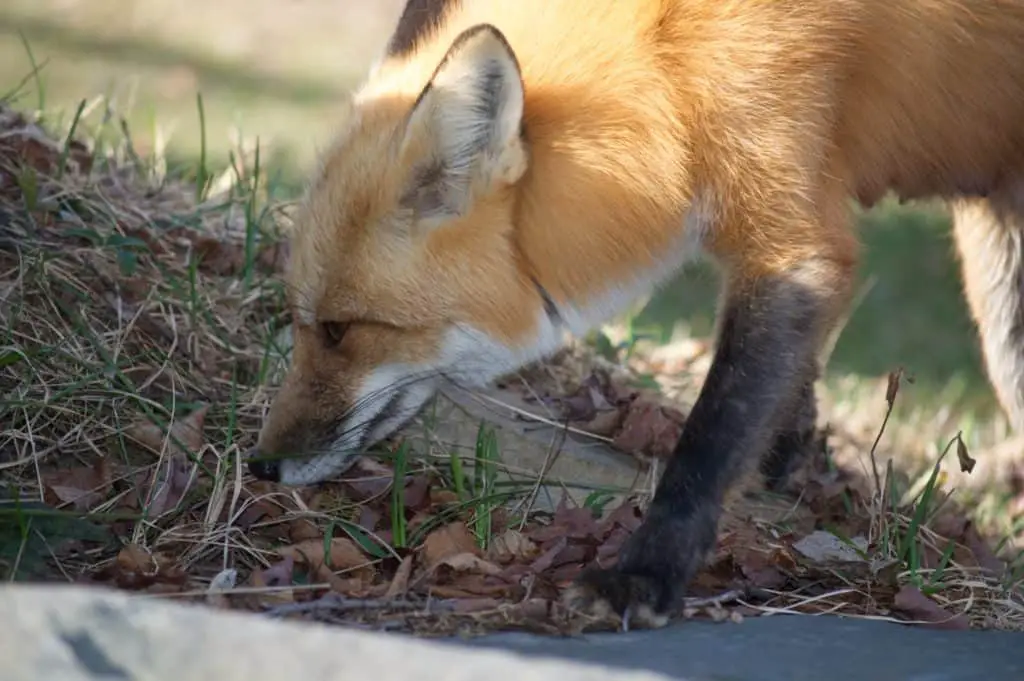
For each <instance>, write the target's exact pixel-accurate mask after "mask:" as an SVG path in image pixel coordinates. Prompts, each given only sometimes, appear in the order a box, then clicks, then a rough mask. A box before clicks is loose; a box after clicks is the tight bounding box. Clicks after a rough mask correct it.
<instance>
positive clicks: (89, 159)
mask: <svg viewBox="0 0 1024 681" xmlns="http://www.w3.org/2000/svg"><path fill="white" fill-rule="evenodd" d="M114 120H115V121H116V118H115V119H114ZM91 134H92V131H89V130H86V129H85V126H84V124H82V126H81V127H80V128H79V129H78V131H77V134H76V135H75V136H69V137H67V138H64V137H63V136H62V135H57V136H51V134H49V133H48V132H47V131H45V130H43V129H42V128H40V127H39V126H37V125H36V124H35V123H34V122H33V121H31V120H27V119H26V118H25V117H24V116H21V115H19V114H17V113H15V112H14V111H12V110H10V109H9V108H0V323H2V329H3V334H4V335H3V338H2V339H0V395H2V402H0V422H2V423H4V424H5V426H4V430H3V432H2V434H0V486H2V487H0V569H2V572H3V574H4V575H5V576H6V577H7V578H8V579H11V580H13V579H43V580H62V581H71V582H88V583H96V582H99V583H105V584H113V585H116V586H118V587H120V588H125V589H132V590H136V591H139V592H143V593H145V594H148V595H150V596H158V597H175V598H186V599H195V600H202V601H204V602H207V603H209V604H210V605H212V606H213V607H233V608H248V609H253V610H258V611H264V612H270V614H272V615H275V616H285V615H288V616H304V617H317V618H321V619H328V620H332V621H341V622H345V623H347V624H362V625H365V626H374V627H385V628H389V627H402V628H411V629H413V630H415V631H419V632H421V633H445V632H450V631H453V630H456V629H466V628H468V629H469V630H471V631H476V630H483V629H492V628H508V627H513V626H516V627H528V628H532V629H539V630H542V631H566V630H569V631H577V630H580V629H582V628H588V627H594V626H608V623H594V622H589V621H583V620H580V619H579V617H578V616H577V615H576V614H573V613H569V612H567V611H565V610H564V609H562V608H561V607H560V606H558V605H557V597H558V594H559V592H560V591H561V589H562V588H564V586H565V585H566V584H568V583H569V581H571V579H572V577H573V576H574V575H575V574H577V573H578V571H579V569H580V566H581V565H582V564H584V563H587V562H590V561H592V560H594V559H595V557H597V556H602V557H603V558H602V559H603V560H610V559H611V558H613V557H614V555H615V552H616V551H617V546H618V545H620V544H621V542H622V540H623V539H624V538H625V536H628V531H629V529H630V528H631V527H633V526H635V523H636V522H637V520H638V517H639V516H638V513H639V511H636V512H634V509H642V508H643V506H644V502H645V495H644V494H643V493H642V492H641V493H636V494H633V495H632V496H631V497H628V498H627V500H626V502H625V503H624V504H623V505H622V506H621V507H620V508H618V509H616V510H615V511H612V512H611V513H610V514H608V513H605V514H604V515H603V516H601V514H600V513H599V512H598V511H599V510H600V509H601V508H603V506H604V504H606V503H607V495H606V496H602V495H601V494H597V493H595V494H593V495H591V497H588V502H587V503H588V506H586V507H584V508H571V507H570V506H567V505H563V506H562V507H561V508H559V509H557V510H556V511H555V512H554V513H550V512H546V513H545V512H532V511H531V501H532V499H533V497H534V496H535V495H536V490H537V488H538V486H539V485H540V477H541V474H540V473H538V472H534V473H533V477H532V479H529V480H527V481H526V482H523V483H519V484H515V485H510V486H506V487H501V486H500V485H499V482H498V479H497V474H496V472H497V471H498V469H499V468H500V467H501V465H502V464H501V461H500V458H501V457H500V452H498V451H497V448H496V445H495V440H494V439H493V438H492V437H490V435H489V432H488V430H487V429H486V428H481V430H480V432H479V437H478V438H477V441H476V443H475V450H474V451H472V452H470V453H469V454H468V455H466V456H463V455H462V454H460V453H453V452H451V451H448V450H444V449H443V448H442V449H441V450H440V451H438V450H437V449H436V448H432V449H431V450H430V451H414V450H410V449H409V447H408V446H407V444H401V443H395V446H393V447H391V448H388V449H385V450H384V451H383V452H382V453H381V457H379V459H370V458H364V459H363V460H362V461H361V463H360V465H359V466H357V468H356V469H355V471H354V472H353V474H351V475H347V476H346V477H345V479H344V480H343V481H339V482H337V483H329V484H325V485H321V486H317V487H315V488H301V489H293V488H284V487H279V486H275V485H270V484H266V483H260V482H256V481H253V480H252V479H251V478H250V477H248V476H247V475H246V474H245V473H244V471H243V469H242V467H241V463H240V462H241V457H240V454H241V453H242V452H244V451H245V450H246V449H247V448H248V447H249V446H251V445H252V444H253V443H254V441H255V436H256V433H257V431H258V428H259V424H260V419H261V416H262V415H263V413H264V409H265V407H266V404H267V402H268V399H269V394H270V391H271V390H272V387H271V386H273V385H274V384H275V383H276V381H277V380H278V378H279V375H280V370H281V366H282V356H283V355H284V354H286V353H285V351H284V349H283V348H281V347H279V344H278V343H277V341H276V339H278V338H280V337H281V335H282V330H284V329H286V328H287V324H288V318H287V312H286V310H285V308H284V305H283V302H284V300H283V295H282V289H281V286H280V284H279V283H278V282H277V280H276V278H275V274H276V273H277V271H278V269H279V266H280V263H281V260H282V257H283V256H284V250H285V249H284V248H283V246H282V242H281V233H282V230H283V229H286V228H287V210H286V209H287V206H286V205H281V204H276V203H273V202H271V201H269V200H268V187H267V184H266V180H265V178H264V176H263V175H262V174H261V170H260V168H259V162H258V155H257V154H255V153H253V152H252V150H250V151H248V152H247V153H242V151H241V150H239V151H238V153H237V154H236V155H235V158H236V164H235V167H234V168H232V169H230V172H228V173H225V174H222V175H220V176H217V177H211V176H210V173H209V172H208V170H207V169H205V168H200V171H199V172H198V173H197V174H196V175H197V177H196V178H192V179H191V180H190V181H189V182H184V181H182V180H181V179H180V178H179V179H175V178H173V177H172V178H168V177H166V176H165V175H164V174H163V172H162V171H160V167H159V164H157V165H154V164H153V163H151V162H144V161H142V160H141V159H139V158H138V156H137V154H135V153H134V151H133V149H132V147H131V144H130V137H128V136H126V135H122V136H120V137H119V138H118V139H119V142H118V143H117V144H114V145H109V144H108V145H107V146H106V147H99V146H97V145H95V144H94V145H92V146H86V145H83V144H80V143H78V142H71V141H61V140H70V139H75V138H77V137H84V138H87V139H89V138H90V135H91ZM582 357H583V358H584V360H585V361H583V362H582V364H581V363H580V362H579V358H580V355H577V356H576V360H577V364H576V365H574V366H575V368H574V370H573V374H574V376H575V378H573V376H570V377H568V378H566V377H563V383H564V382H565V381H566V380H568V381H569V383H573V382H575V384H576V385H577V386H578V385H579V384H580V382H581V381H582V380H583V379H584V378H586V374H587V373H588V372H587V371H586V370H584V369H581V365H582V366H586V365H588V362H589V365H590V366H591V367H592V366H593V362H590V361H589V360H587V359H586V357H588V356H587V355H582ZM535 373H537V372H535ZM541 373H543V372H541ZM548 373H549V374H550V373H551V372H550V371H549V372H548ZM524 375H527V374H524ZM563 389H564V386H563ZM531 392H534V393H539V392H541V387H540V386H537V385H533V386H532V389H531ZM611 399H612V401H613V402H614V401H615V398H611ZM629 399H632V398H629ZM629 399H627V400H625V402H628V403H629V404H633V402H629ZM625 402H624V403H625ZM570 425H572V424H570ZM575 425H576V426H578V428H577V429H578V430H582V431H585V430H586V428H584V427H583V426H582V425H580V424H575ZM605 439H609V440H612V441H614V438H605ZM956 442H958V440H955V441H954V445H955V444H956ZM853 446H856V447H859V448H860V450H861V451H862V452H863V451H867V450H868V449H869V448H870V447H871V442H870V440H868V441H864V440H861V441H859V442H857V443H855V444H854V445H853ZM962 454H965V452H962ZM428 455H431V456H428ZM655 460H656V459H655ZM961 461H966V459H965V458H961ZM463 466H465V468H463ZM936 470H938V468H937V469H936ZM805 473H806V475H805V478H804V479H803V481H802V491H801V496H800V498H798V499H794V498H788V497H787V498H780V497H772V496H770V495H765V494H764V493H762V492H759V491H757V490H754V491H752V492H751V494H749V495H748V496H747V497H745V498H744V499H742V500H740V501H737V502H736V503H734V504H733V505H732V506H731V507H730V509H729V513H728V515H727V518H726V519H725V520H724V522H723V528H722V536H721V541H720V547H719V549H718V552H717V554H716V556H715V558H714V559H713V560H712V561H711V562H710V563H709V566H708V568H707V569H706V570H705V571H704V572H703V573H702V574H701V576H700V578H699V579H698V580H697V583H696V584H695V593H696V594H697V595H696V596H695V598H694V599H693V600H691V601H690V602H689V604H688V611H687V613H686V614H687V615H688V616H702V617H703V616H707V617H711V618H714V619H725V618H731V619H737V618H739V617H741V616H756V615H758V614H763V613H774V612H782V611H786V612H799V613H820V612H828V611H834V612H842V613H844V614H846V615H850V616H863V617H874V618H888V619H896V620H898V621H908V619H920V620H922V621H928V622H931V623H932V624H934V623H935V622H936V621H939V620H943V619H945V618H952V619H951V620H950V621H949V622H947V623H946V626H957V627H965V626H972V627H998V628H1007V629H1024V599H1022V595H1021V577H1022V574H1024V571H1022V570H1021V568H1020V565H1019V563H1018V562H1016V561H1015V560H1010V561H1009V563H1010V564H1008V565H1007V564H1006V563H1005V562H1004V561H1003V560H1002V559H997V558H996V556H995V554H994V553H993V552H992V550H991V548H990V543H988V542H986V541H983V540H982V538H981V537H980V536H979V535H978V533H977V532H976V531H975V530H974V528H973V527H972V526H971V525H970V523H967V522H966V518H965V516H964V514H963V513H962V512H961V511H960V510H958V509H957V508H956V506H955V504H954V503H953V501H952V500H951V499H947V498H946V497H945V496H944V495H942V494H940V493H939V491H938V490H939V488H940V485H938V484H937V481H938V476H937V475H936V476H933V477H932V478H931V479H930V481H927V483H926V484H925V485H924V486H923V487H920V489H918V490H912V489H909V487H910V485H909V484H908V483H906V482H899V481H898V476H897V475H896V474H895V473H894V472H892V471H891V470H890V472H889V473H888V474H887V475H886V476H885V480H886V481H887V482H886V484H884V485H882V487H883V488H884V489H886V490H890V492H889V493H887V494H884V495H883V494H880V493H879V491H878V490H877V489H874V488H873V487H872V486H871V485H870V484H867V482H866V479H865V478H864V477H863V476H858V475H857V474H856V472H854V473H853V474H851V473H850V472H848V471H847V472H842V471H838V470H836V469H835V467H834V465H833V463H832V460H831V459H830V458H829V457H828V456H826V455H825V454H824V453H823V454H822V456H820V457H819V458H818V460H816V461H815V462H814V465H813V466H811V467H809V468H808V470H807V471H806V472H805ZM396 481H401V482H402V484H394V483H395V482H396ZM646 488H647V489H649V486H647V487H646ZM892 490H895V493H893V492H892ZM894 500H896V501H894ZM940 501H941V503H940ZM506 502H515V503H512V504H509V503H506ZM599 516H601V517H600V519H599ZM824 529H828V530H830V531H831V532H833V533H834V534H833V536H836V535H838V536H841V537H845V538H847V539H848V540H849V541H851V542H852V543H855V544H856V543H857V542H859V541H861V540H863V548H862V549H861V550H860V551H859V552H856V555H854V556H852V557H851V556H848V557H847V559H846V560H843V561H837V560H834V559H832V558H828V557H827V556H824V555H821V554H820V553H818V554H816V553H815V552H814V551H812V550H810V549H808V548H807V546H806V545H804V544H801V540H803V539H806V538H807V537H813V538H817V539H820V538H821V536H822V535H820V534H814V533H815V531H820V530H824ZM812 543H813V542H812ZM801 546H803V548H800V547H801ZM999 548H1000V554H1001V556H1002V558H1010V559H1014V556H1012V555H1011V554H1012V551H1013V550H1014V549H1013V547H1012V545H1010V544H1007V545H1006V546H1003V547H999ZM602 552H604V553H602Z"/></svg>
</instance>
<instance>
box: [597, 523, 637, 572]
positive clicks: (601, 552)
mask: <svg viewBox="0 0 1024 681" xmlns="http://www.w3.org/2000/svg"><path fill="white" fill-rule="evenodd" d="M629 537H630V531H629V530H627V529H626V528H624V527H621V526H620V527H616V528H615V529H614V530H612V531H611V533H610V534H609V535H608V538H607V539H605V540H604V543H602V544H601V545H600V546H598V547H597V560H598V562H599V563H600V564H601V565H608V564H609V563H611V562H612V561H613V560H614V559H615V557H616V556H618V555H619V551H620V550H622V545H623V544H625V543H626V540H627V539H629Z"/></svg>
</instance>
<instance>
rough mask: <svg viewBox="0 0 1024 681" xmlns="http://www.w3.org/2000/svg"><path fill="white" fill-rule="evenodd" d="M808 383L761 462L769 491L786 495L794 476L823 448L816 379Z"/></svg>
mask: <svg viewBox="0 0 1024 681" xmlns="http://www.w3.org/2000/svg"><path fill="white" fill-rule="evenodd" d="M815 375H816V374H812V376H811V377H810V378H808V379H807V380H806V381H804V384H803V387H802V388H801V389H800V392H799V396H798V397H797V401H796V403H795V404H794V405H792V406H790V407H787V408H785V409H784V412H783V416H782V417H781V418H780V420H779V423H780V427H779V429H778V430H777V431H776V434H775V439H774V441H773V442H772V445H771V447H770V448H769V449H768V453H767V454H765V456H764V458H763V459H761V467H760V469H761V474H762V475H763V476H764V479H765V485H766V486H767V487H768V489H770V490H772V491H776V492H780V491H782V490H783V489H784V488H785V486H786V483H787V481H788V480H789V477H790V475H792V474H793V473H794V472H796V471H797V470H798V469H800V467H801V466H802V465H803V464H804V463H806V462H807V461H808V460H810V459H811V458H812V456H813V455H814V453H815V451H814V450H815V448H816V447H819V446H821V442H820V440H819V438H818V429H817V425H818V404H817V400H816V397H815V394H814V376H815Z"/></svg>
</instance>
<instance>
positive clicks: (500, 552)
mask: <svg viewBox="0 0 1024 681" xmlns="http://www.w3.org/2000/svg"><path fill="white" fill-rule="evenodd" d="M537 551H538V549H537V545H536V544H535V543H533V542H532V541H530V540H529V539H528V538H527V537H526V536H525V535H523V533H522V532H519V531H518V530H505V532H503V533H502V534H500V535H498V536H496V537H494V538H493V539H491V543H490V546H489V547H488V549H487V552H488V555H489V556H490V558H491V559H492V560H496V561H498V562H502V563H507V562H509V561H512V560H524V559H527V558H532V557H533V556H535V555H536V554H537Z"/></svg>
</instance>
